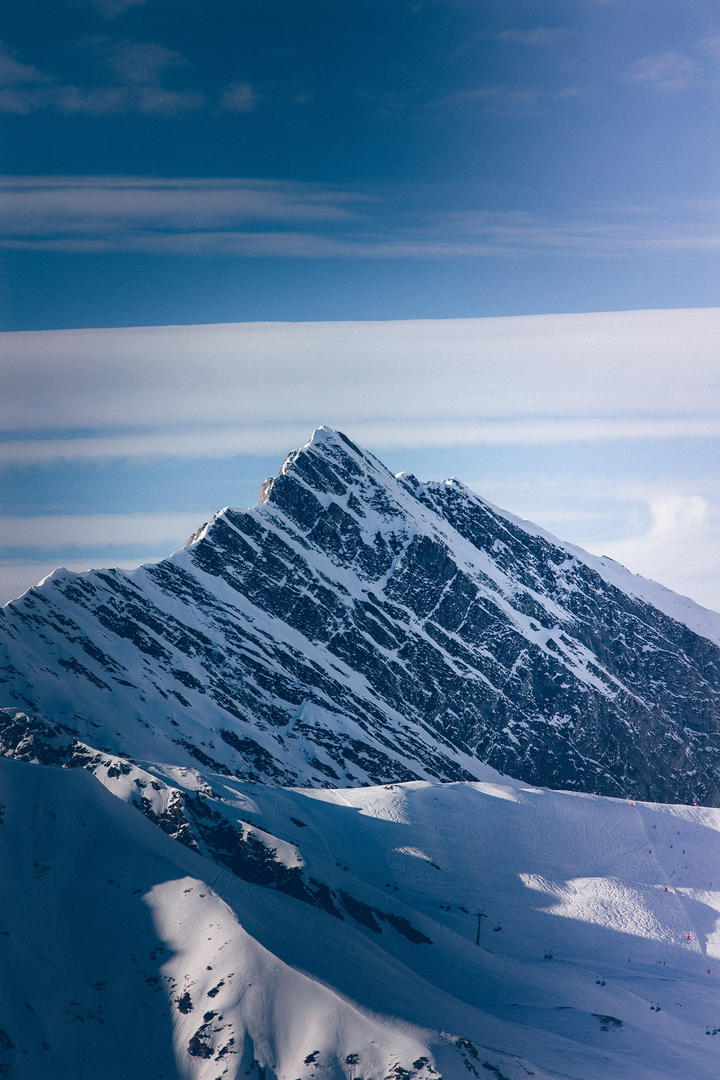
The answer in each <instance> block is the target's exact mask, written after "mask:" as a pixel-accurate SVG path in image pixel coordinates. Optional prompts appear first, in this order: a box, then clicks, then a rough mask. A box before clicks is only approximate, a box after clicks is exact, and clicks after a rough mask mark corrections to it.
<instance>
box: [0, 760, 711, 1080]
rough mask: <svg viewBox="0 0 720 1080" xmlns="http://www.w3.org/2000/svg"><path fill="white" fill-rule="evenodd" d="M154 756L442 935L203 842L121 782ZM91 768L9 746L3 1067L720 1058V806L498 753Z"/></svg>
mask: <svg viewBox="0 0 720 1080" xmlns="http://www.w3.org/2000/svg"><path fill="white" fill-rule="evenodd" d="M153 775H154V776H155V777H156V778H162V783H163V784H166V785H167V784H173V785H175V786H177V787H180V788H182V789H184V790H185V792H186V794H187V793H190V795H189V797H190V798H192V797H193V796H192V792H193V791H205V792H207V791H209V787H208V784H209V785H211V786H212V789H213V792H214V796H213V799H214V805H215V806H216V807H218V809H220V810H221V811H222V813H223V814H225V815H227V816H229V817H231V818H234V819H235V821H236V822H237V823H240V822H242V823H244V826H243V827H244V828H245V829H251V830H252V831H253V834H254V835H255V836H256V837H258V838H260V840H261V841H262V843H263V844H264V845H265V846H266V848H267V849H268V851H269V852H274V856H272V857H273V858H275V859H276V860H277V861H278V862H280V863H282V864H283V865H285V866H288V867H293V866H295V867H300V868H301V870H302V873H303V875H304V876H305V878H306V879H307V880H310V879H313V880H314V881H315V883H316V884H318V883H319V884H320V885H322V886H326V887H327V888H328V889H330V890H332V891H333V895H335V896H338V895H340V894H344V895H345V896H346V897H349V898H354V899H355V900H356V901H358V903H362V904H365V905H370V906H372V908H373V909H374V910H375V911H376V912H377V911H382V912H388V913H391V914H392V915H393V916H394V917H396V918H402V919H405V920H407V923H409V924H410V925H411V927H412V928H413V932H417V933H418V934H419V935H421V936H424V937H425V938H428V939H430V943H416V942H415V941H413V940H411V939H410V938H409V937H408V936H407V934H405V933H402V932H398V930H397V929H396V924H393V923H389V922H386V921H381V922H380V923H379V924H378V925H376V926H375V928H373V927H371V926H370V925H369V922H368V921H367V920H366V919H365V921H364V917H362V915H361V916H360V917H359V918H354V917H353V918H351V917H349V916H348V914H347V909H348V908H349V907H352V904H351V902H350V901H348V903H347V904H346V913H345V914H344V916H343V917H334V916H333V915H332V914H330V913H328V911H326V910H322V909H321V908H318V907H313V906H310V905H309V904H308V903H306V902H302V901H301V900H300V899H296V898H295V897H293V896H291V895H288V894H287V893H285V892H281V891H278V890H277V889H276V888H273V887H264V886H261V885H258V884H253V883H251V882H250V881H248V880H242V879H241V878H239V877H238V876H236V875H235V874H234V873H232V872H231V871H230V870H229V869H228V868H227V867H226V866H224V865H223V864H222V862H221V861H215V860H213V859H212V858H211V857H209V856H208V855H201V854H199V853H197V852H194V851H192V850H189V849H188V848H187V847H185V846H183V845H182V844H181V843H179V842H178V841H177V840H175V839H172V838H171V837H170V836H168V835H166V834H165V833H164V832H163V831H162V830H161V829H160V828H159V827H158V826H157V825H156V824H154V823H153V822H152V821H151V820H149V819H148V818H147V817H144V816H143V814H141V813H140V812H139V811H138V810H137V809H136V808H135V806H133V805H130V804H129V802H128V801H127V800H129V799H130V798H131V796H132V792H133V789H135V790H137V789H138V786H139V785H137V784H136V783H135V781H136V780H140V781H142V783H145V784H146V785H147V786H146V790H148V791H150V790H151V789H150V786H149V784H147V781H148V779H149V778H150V777H151V776H153ZM97 776H98V777H99V778H100V779H102V781H103V782H102V783H100V782H98V778H96V777H95V776H93V775H92V774H91V773H90V772H88V771H86V770H84V769H61V768H59V767H56V766H41V765H33V764H25V763H19V762H16V761H9V760H0V781H1V782H2V793H3V794H2V802H3V804H4V811H3V817H4V820H3V823H2V825H0V862H1V865H2V867H3V873H2V875H1V876H0V912H2V916H1V919H0V922H2V925H0V1001H2V1018H1V1019H0V1028H1V1029H2V1035H0V1067H4V1071H3V1073H2V1075H6V1076H9V1077H11V1078H22V1080H36V1078H37V1080H40V1078H42V1080H46V1078H47V1077H50V1076H51V1077H53V1080H96V1078H97V1077H99V1076H103V1077H104V1078H105V1080H115V1078H118V1080H119V1078H120V1077H122V1078H124V1080H126V1078H127V1077H133V1078H141V1077H142V1078H144V1077H153V1078H154V1080H155V1078H157V1080H161V1078H168V1077H186V1078H193V1080H214V1078H216V1077H223V1080H224V1078H227V1077H233V1078H235V1077H238V1078H239V1077H246V1076H249V1077H251V1078H252V1080H325V1078H333V1080H340V1078H342V1077H347V1078H348V1080H352V1078H354V1077H363V1078H364V1080H385V1078H391V1080H408V1077H418V1078H420V1080H437V1074H438V1073H439V1074H440V1075H442V1076H443V1077H445V1078H446V1080H460V1078H463V1080H465V1078H467V1077H472V1076H476V1077H482V1078H483V1080H484V1078H485V1077H488V1078H489V1077H495V1078H497V1080H502V1078H507V1080H526V1078H528V1077H534V1078H535V1080H549V1078H563V1080H650V1078H652V1080H690V1078H692V1080H704V1078H707V1080H711V1078H713V1080H714V1078H716V1077H717V1076H718V1075H719V1074H720V930H719V928H718V915H719V913H720V888H719V886H720V810H716V809H706V808H703V807H684V806H663V805H653V804H634V805H633V804H631V803H629V802H627V801H622V800H614V799H606V798H601V797H599V796H590V795H580V794H574V793H573V794H571V793H563V792H554V791H548V790H544V789H539V788H532V787H528V786H527V785H525V784H523V783H520V782H516V781H513V780H509V779H508V778H506V777H501V776H499V775H498V774H494V773H492V772H491V771H490V770H488V772H487V779H486V780H485V781H482V782H477V783H456V784H448V785H441V784H436V783H426V782H414V783H410V784H402V785H389V786H387V787H375V788H356V789H351V790H346V789H343V790H309V789H305V790H297V789H295V790H290V789H280V788H271V787H266V786H263V785H258V784H252V783H249V782H237V781H234V780H228V779H227V778H222V777H218V776H214V775H213V776H205V777H201V776H200V774H198V773H194V772H193V771H191V770H178V769H173V770H167V769H166V770H163V769H162V768H160V767H153V768H152V769H151V771H146V770H145V769H140V768H137V767H135V766H133V767H132V769H131V771H129V772H127V773H126V774H125V775H123V776H122V777H120V778H119V779H117V778H115V779H113V778H111V777H110V776H109V773H108V775H107V776H105V773H104V772H103V770H98V771H97ZM152 790H153V791H154V790H155V789H152ZM165 790H166V789H163V792H164V791H165ZM156 794H157V793H156ZM153 797H155V796H153ZM158 797H160V796H158ZM163 797H165V795H164V794H163ZM358 910H359V909H358ZM478 910H480V911H482V912H484V913H485V916H486V918H484V919H483V920H482V924H481V940H480V946H477V945H476V944H475V937H476V930H477V918H476V915H475V913H476V912H477V911H478ZM371 921H372V920H371ZM716 1028H717V1029H718V1034H712V1032H713V1030H714V1029H716Z"/></svg>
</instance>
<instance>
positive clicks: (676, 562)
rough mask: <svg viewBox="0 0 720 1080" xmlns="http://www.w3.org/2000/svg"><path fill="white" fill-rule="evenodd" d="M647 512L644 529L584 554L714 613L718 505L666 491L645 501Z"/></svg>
mask: <svg viewBox="0 0 720 1080" xmlns="http://www.w3.org/2000/svg"><path fill="white" fill-rule="evenodd" d="M649 514H650V523H649V525H648V526H647V527H645V528H641V529H637V530H635V531H634V532H633V533H632V534H631V535H629V536H625V537H621V538H619V539H617V540H614V541H605V542H603V543H602V544H594V545H589V547H590V550H592V551H594V552H595V554H598V555H609V556H610V557H611V558H613V559H616V560H617V561H618V562H621V563H623V564H624V565H625V566H627V567H628V569H630V570H633V571H634V572H635V573H641V574H642V575H643V576H644V577H650V578H654V579H655V580H656V581H660V582H662V584H664V585H666V586H668V587H669V588H671V589H674V590H675V591H676V592H680V593H683V594H685V595H688V596H691V597H693V598H694V599H696V600H698V601H699V602H701V603H703V604H704V605H705V606H707V607H711V608H714V609H715V610H718V611H720V581H718V552H719V551H720V506H719V505H718V504H715V503H711V502H710V501H709V500H708V499H707V498H706V497H705V496H704V495H687V494H679V493H667V494H664V495H659V496H657V497H655V498H653V499H651V500H650V503H649Z"/></svg>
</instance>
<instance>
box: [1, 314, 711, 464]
mask: <svg viewBox="0 0 720 1080" xmlns="http://www.w3.org/2000/svg"><path fill="white" fill-rule="evenodd" d="M719 336H720V309H708V310H679V311H657V312H614V313H599V314H588V315H542V316H529V317H519V318H518V317H512V318H488V319H437V320H432V319H429V320H408V321H402V322H361V323H357V322H356V323H342V322H337V323H310V322H308V323H236V324H227V325H216V326H186V327H182V326H175V327H134V328H130V329H118V330H78V331H74V330H69V331H49V332H48V331H46V332H24V333H6V334H3V335H2V337H0V349H1V350H2V352H3V355H4V363H3V369H2V374H1V376H0V431H3V430H4V431H5V432H6V433H11V432H13V431H15V432H17V431H22V430H24V431H27V432H28V433H29V434H31V433H33V432H36V433H40V432H42V433H43V437H46V436H48V435H49V434H50V433H51V431H52V429H63V430H64V431H65V432H66V433H67V432H73V431H76V430H82V431H84V432H87V431H88V430H90V431H92V430H94V431H95V432H96V436H97V437H100V438H102V439H103V441H105V440H109V441H107V442H106V445H107V446H108V447H109V448H111V449H112V452H113V453H117V454H122V453H123V445H125V446H131V445H134V446H135V447H136V448H137V449H136V450H134V451H133V453H147V454H153V453H156V452H158V449H159V448H161V447H162V445H163V443H164V442H166V443H167V446H168V447H176V450H174V451H171V452H178V450H181V447H182V443H183V441H184V440H188V444H187V445H188V447H190V446H192V451H191V452H192V453H193V454H194V453H201V454H202V453H203V451H202V446H203V445H205V446H207V447H208V451H207V452H208V453H212V446H213V444H216V445H220V444H222V443H223V442H224V440H226V439H227V440H229V441H230V442H232V440H233V439H235V440H237V442H242V441H243V440H246V441H250V442H253V441H256V443H257V445H263V446H265V445H267V440H268V439H272V440H274V441H273V447H274V446H277V445H278V441H279V440H280V439H285V438H286V436H288V437H289V436H290V435H291V434H292V437H293V438H295V437H296V434H297V433H299V434H301V435H306V434H307V430H306V429H307V427H308V426H310V427H312V426H313V425H314V424H316V423H319V422H323V421H327V422H328V423H331V424H335V425H336V426H342V425H343V424H345V425H352V426H353V429H354V430H356V431H358V430H360V431H361V432H362V433H364V434H365V435H367V432H368V431H370V430H371V429H372V432H374V436H373V439H372V441H373V442H374V443H375V444H378V445H391V444H392V445H406V446H407V445H440V444H442V443H445V444H453V443H455V444H456V445H467V444H470V443H473V442H474V443H479V442H483V441H489V442H500V441H519V442H533V441H535V442H538V441H539V442H553V441H558V440H564V441H568V440H580V441H583V440H587V439H593V440H604V439H616V438H640V439H643V438H652V439H658V438H673V437H677V438H681V437H683V438H686V437H692V436H697V437H705V438H712V437H715V436H716V435H717V434H718V422H719V420H720V379H719V378H718V365H717V340H718V337H719ZM318 387H322V402H321V404H319V400H318ZM319 409H320V410H321V411H322V415H321V416H319V415H318V410H319ZM357 425H362V427H361V428H358V427H357ZM291 428H292V432H291V430H290V429H291ZM381 428H382V429H383V430H384V432H385V434H384V435H383V434H382V433H381V430H380V429H381ZM264 432H265V433H266V434H263V433H264ZM358 437H360V435H358ZM82 442H83V440H76V439H72V440H69V439H68V438H67V435H64V436H63V439H62V440H61V441H60V442H59V443H56V445H55V448H54V449H52V450H50V449H49V448H48V450H47V451H46V450H45V449H43V445H42V439H38V438H37V437H36V438H34V439H33V440H32V441H31V442H29V443H28V444H27V446H26V447H25V448H23V444H22V443H21V442H17V441H13V442H11V443H7V442H5V443H3V442H0V452H2V453H3V455H4V456H6V458H7V457H9V456H11V455H14V454H17V455H18V456H19V457H20V456H22V455H23V453H26V454H27V455H28V457H29V456H31V455H37V456H38V457H40V456H42V455H46V456H47V457H51V456H52V454H53V453H54V452H56V450H57V451H60V450H61V451H62V453H63V454H67V455H68V456H74V455H75V454H76V453H82V450H81V449H77V450H75V449H74V448H75V447H78V448H79V447H81V446H82ZM88 445H91V446H92V450H93V452H95V451H96V449H97V450H99V444H97V445H96V444H95V443H94V442H92V441H91V442H90V443H88ZM188 452H190V451H189V450H188Z"/></svg>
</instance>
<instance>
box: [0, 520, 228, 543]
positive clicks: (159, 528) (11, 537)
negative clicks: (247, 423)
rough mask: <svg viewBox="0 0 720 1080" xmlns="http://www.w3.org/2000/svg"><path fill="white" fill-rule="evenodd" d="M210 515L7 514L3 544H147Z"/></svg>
mask: <svg viewBox="0 0 720 1080" xmlns="http://www.w3.org/2000/svg"><path fill="white" fill-rule="evenodd" d="M206 518H207V511H206V510H197V511H194V512H192V511H190V512H183V513H170V512H158V513H127V514H35V515H27V516H19V515H11V514H7V515H4V516H3V517H0V548H2V549H8V548H27V547H30V548H35V549H43V548H58V547H62V548H69V547H78V546H84V547H94V548H97V547H127V546H133V547H134V546H135V545H136V544H137V542H138V537H142V543H143V544H144V545H145V546H146V547H147V548H148V549H150V548H157V547H158V546H160V547H161V548H162V547H163V546H164V545H171V544H173V543H175V542H177V537H178V536H182V537H183V538H184V539H187V537H188V536H189V535H190V534H191V533H192V532H193V531H194V530H195V529H196V528H197V527H198V525H200V524H202V522H203V521H204V520H206Z"/></svg>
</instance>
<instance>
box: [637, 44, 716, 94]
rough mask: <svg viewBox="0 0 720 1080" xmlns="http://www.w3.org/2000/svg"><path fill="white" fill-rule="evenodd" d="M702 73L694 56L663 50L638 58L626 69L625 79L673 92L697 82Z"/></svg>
mask: <svg viewBox="0 0 720 1080" xmlns="http://www.w3.org/2000/svg"><path fill="white" fill-rule="evenodd" d="M700 74H701V68H700V65H699V64H698V62H697V61H696V60H694V59H693V58H692V57H690V56H685V55H683V54H682V53H676V52H662V53H656V54H654V55H652V56H642V57H640V58H639V59H638V60H636V61H635V62H634V63H633V64H631V65H630V67H629V68H628V69H627V70H626V72H625V74H624V81H625V82H627V83H633V84H635V85H636V86H641V87H644V88H646V89H649V90H660V91H663V92H664V93H669V94H673V93H678V92H679V91H681V90H686V89H688V87H690V86H692V85H694V84H696V83H697V81H698V78H699V76H700Z"/></svg>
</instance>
